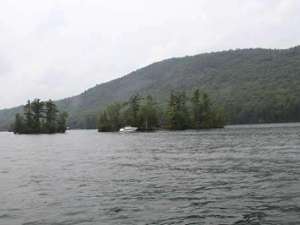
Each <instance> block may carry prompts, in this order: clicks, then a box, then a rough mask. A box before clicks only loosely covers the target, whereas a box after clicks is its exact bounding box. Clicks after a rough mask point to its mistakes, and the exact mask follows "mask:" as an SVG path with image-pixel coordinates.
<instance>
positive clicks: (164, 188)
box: [0, 124, 300, 225]
mask: <svg viewBox="0 0 300 225" xmlns="http://www.w3.org/2000/svg"><path fill="white" fill-rule="evenodd" d="M0 224H1V225H2V224H3V225H16V224H23V225H38V224H41V225H50V224H51V225H52V224H55V225H71V224H82V225H91V224H235V225H242V224H253V225H254V224H255V225H256V224H264V225H265V224H272V225H273V224H274V225H275V224H276V225H278V224H295V225H296V224H300V124H281V125H258V126H230V127H227V128H225V129H216V130H209V131H208V130H206V131H198V132H197V131H182V132H155V133H135V134H119V133H97V132H96V131H93V130H92V131H84V130H78V131H68V132H67V133H66V134H56V135H14V134H12V133H6V132H0Z"/></svg>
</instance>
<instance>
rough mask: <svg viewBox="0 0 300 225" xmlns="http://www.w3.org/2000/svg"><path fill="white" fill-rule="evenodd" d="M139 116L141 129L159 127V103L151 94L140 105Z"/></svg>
mask: <svg viewBox="0 0 300 225" xmlns="http://www.w3.org/2000/svg"><path fill="white" fill-rule="evenodd" d="M138 117H139V129H140V130H145V131H147V130H154V129H155V128H157V127H158V111H157V105H156V103H155V102H154V100H153V98H152V96H151V95H148V96H147V97H146V99H145V100H144V102H143V104H142V105H141V106H140V109H139V113H138Z"/></svg>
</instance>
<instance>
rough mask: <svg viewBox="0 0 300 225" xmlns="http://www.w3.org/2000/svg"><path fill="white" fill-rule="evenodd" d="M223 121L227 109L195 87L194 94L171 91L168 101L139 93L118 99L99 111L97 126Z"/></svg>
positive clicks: (174, 126) (142, 127) (172, 126)
mask: <svg viewBox="0 0 300 225" xmlns="http://www.w3.org/2000/svg"><path fill="white" fill-rule="evenodd" d="M224 125H225V115H224V110H223V109H222V108H220V107H218V106H217V105H215V104H212V102H211V101H210V99H209V97H208V95H207V94H206V93H205V92H201V91H200V90H198V89H196V90H194V91H193V92H192V94H191V96H187V94H186V93H185V92H175V91H172V92H171V94H170V96H169V99H168V101H167V102H166V103H165V104H160V105H159V104H158V103H157V102H156V101H155V100H154V99H153V97H152V96H151V95H147V96H146V97H142V96H140V95H138V94H136V95H133V96H132V97H131V98H130V99H129V100H128V101H126V102H124V103H119V102H115V103H113V104H110V105H109V106H107V108H106V109H105V110H104V111H102V112H101V113H100V115H99V117H98V123H97V128H98V131H99V132H113V131H119V130H120V128H121V127H124V126H133V127H137V129H138V130H139V131H153V130H157V129H167V130H186V129H210V128H223V127H224Z"/></svg>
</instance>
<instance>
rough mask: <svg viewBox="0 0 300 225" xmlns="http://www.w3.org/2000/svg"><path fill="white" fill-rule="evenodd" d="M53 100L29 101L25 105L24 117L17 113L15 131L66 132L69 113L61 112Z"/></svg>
mask: <svg viewBox="0 0 300 225" xmlns="http://www.w3.org/2000/svg"><path fill="white" fill-rule="evenodd" d="M57 113H58V110H57V107H56V105H55V104H54V103H53V101H51V100H49V101H47V102H43V101H40V100H39V99H35V100H34V101H33V102H30V101H28V102H27V104H26V105H25V106H24V118H23V116H22V115H20V114H16V118H15V122H14V125H13V128H14V129H13V131H14V133H20V134H22V133H25V134H36V133H56V132H60V133H64V132H65V131H66V129H67V127H66V122H67V116H68V115H67V113H65V112H63V113H59V115H58V116H57Z"/></svg>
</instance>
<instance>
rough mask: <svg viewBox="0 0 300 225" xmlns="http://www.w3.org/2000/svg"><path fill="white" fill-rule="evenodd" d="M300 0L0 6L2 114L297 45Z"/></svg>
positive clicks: (55, 0) (4, 2)
mask: <svg viewBox="0 0 300 225" xmlns="http://www.w3.org/2000/svg"><path fill="white" fill-rule="evenodd" d="M299 12H300V1H299V0H226V1H222V0H218V1H217V0H215V1H214V0H185V1H183V0H103V1H102V0H26V1H24V0H0V108H5V107H11V106H15V105H19V104H23V103H24V102H25V101H26V100H27V99H32V98H35V97H38V98H41V99H48V98H52V99H59V98H63V97H68V96H72V95H76V94H79V93H80V92H82V91H84V90H86V89H87V88H90V87H92V86H94V85H95V84H99V83H102V82H104V81H108V80H111V79H114V78H117V77H120V76H123V75H125V74H127V73H129V72H131V71H132V70H135V69H138V68H140V67H142V66H145V65H147V64H149V63H152V62H154V61H158V60H161V59H165V58H169V57H175V56H185V55H193V54H198V53H202V52H207V51H217V50H224V49H235V48H250V47H265V48H287V47H291V46H295V45H299V44H300V29H299V24H300V13H299Z"/></svg>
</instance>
